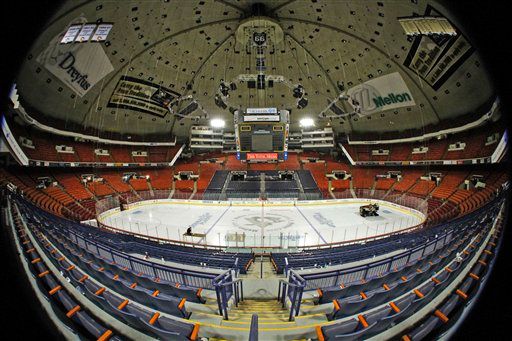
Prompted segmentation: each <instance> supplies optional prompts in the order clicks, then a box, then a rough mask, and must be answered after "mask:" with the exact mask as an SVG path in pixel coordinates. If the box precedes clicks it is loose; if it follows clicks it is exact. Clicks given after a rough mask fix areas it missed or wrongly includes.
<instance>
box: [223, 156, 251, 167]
mask: <svg viewBox="0 0 512 341" xmlns="http://www.w3.org/2000/svg"><path fill="white" fill-rule="evenodd" d="M225 169H229V170H246V169H247V165H246V164H245V163H242V162H240V160H237V159H236V156H235V155H234V154H229V155H228V157H227V161H226V166H225Z"/></svg>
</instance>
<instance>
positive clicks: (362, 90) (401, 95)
mask: <svg viewBox="0 0 512 341" xmlns="http://www.w3.org/2000/svg"><path fill="white" fill-rule="evenodd" d="M347 95H349V96H350V98H351V100H349V103H350V104H351V105H352V107H355V105H354V104H353V101H354V100H355V101H357V102H358V103H359V106H360V107H361V115H363V116H364V115H369V114H373V113H376V112H381V111H385V110H390V109H396V108H402V107H410V106H414V105H416V102H414V98H413V97H412V94H411V92H410V90H409V88H408V87H407V85H406V84H405V82H404V80H403V78H402V76H401V75H400V73H398V72H394V73H391V74H389V75H385V76H382V77H378V78H375V79H372V80H369V81H367V82H365V83H363V84H360V85H357V86H355V87H353V88H350V89H348V90H347Z"/></svg>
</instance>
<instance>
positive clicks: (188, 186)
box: [174, 180, 194, 192]
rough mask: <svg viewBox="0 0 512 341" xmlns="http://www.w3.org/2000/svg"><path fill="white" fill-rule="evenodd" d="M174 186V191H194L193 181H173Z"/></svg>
mask: <svg viewBox="0 0 512 341" xmlns="http://www.w3.org/2000/svg"><path fill="white" fill-rule="evenodd" d="M174 186H175V188H176V190H179V191H182V192H192V191H193V190H194V180H175V181H174Z"/></svg>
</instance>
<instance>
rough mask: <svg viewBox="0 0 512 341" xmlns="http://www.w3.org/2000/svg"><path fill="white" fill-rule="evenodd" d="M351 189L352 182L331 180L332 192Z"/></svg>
mask: <svg viewBox="0 0 512 341" xmlns="http://www.w3.org/2000/svg"><path fill="white" fill-rule="evenodd" d="M349 188H350V180H331V191H339V190H344V189H349Z"/></svg>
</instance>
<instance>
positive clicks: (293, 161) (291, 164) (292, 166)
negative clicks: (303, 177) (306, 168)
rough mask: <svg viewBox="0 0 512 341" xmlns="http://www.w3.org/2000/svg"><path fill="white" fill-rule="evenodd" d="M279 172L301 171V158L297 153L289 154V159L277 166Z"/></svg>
mask: <svg viewBox="0 0 512 341" xmlns="http://www.w3.org/2000/svg"><path fill="white" fill-rule="evenodd" d="M277 168H278V169H279V170H298V169H300V164H299V157H298V155H297V154H296V153H291V152H289V153H288V159H287V160H285V161H284V162H279V163H278V165H277Z"/></svg>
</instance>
